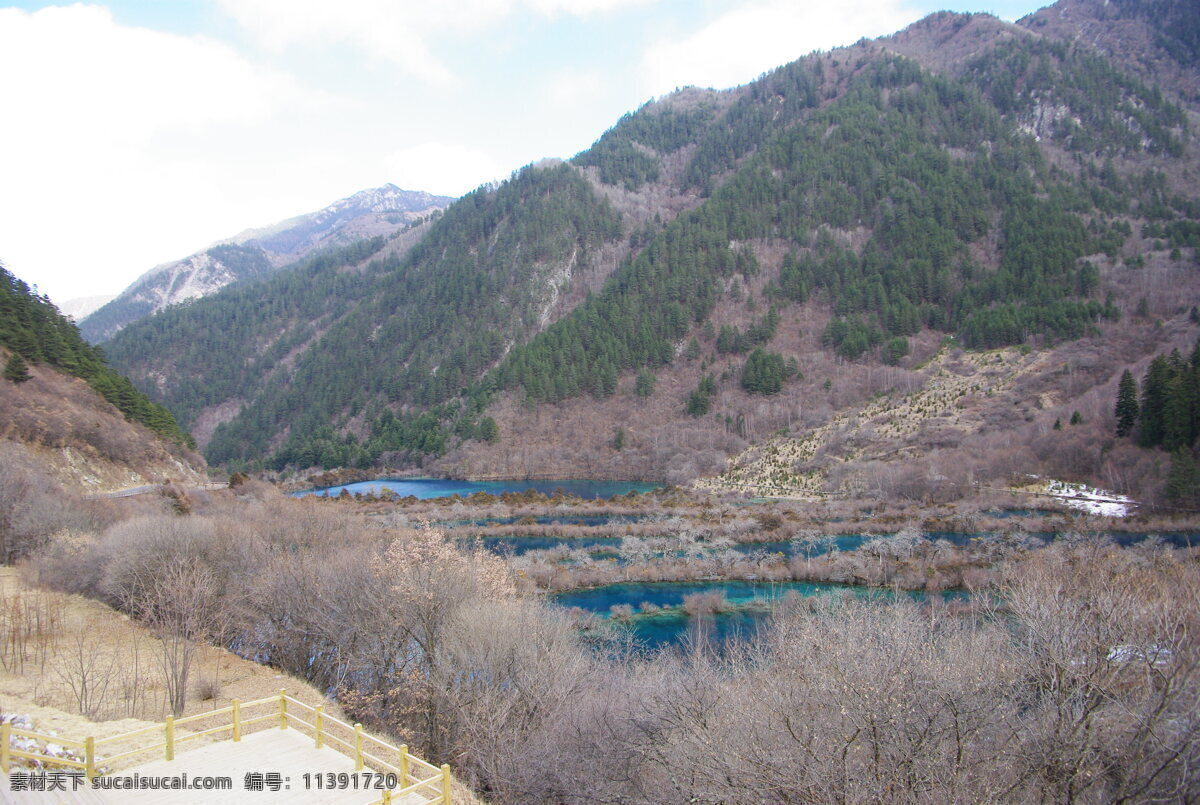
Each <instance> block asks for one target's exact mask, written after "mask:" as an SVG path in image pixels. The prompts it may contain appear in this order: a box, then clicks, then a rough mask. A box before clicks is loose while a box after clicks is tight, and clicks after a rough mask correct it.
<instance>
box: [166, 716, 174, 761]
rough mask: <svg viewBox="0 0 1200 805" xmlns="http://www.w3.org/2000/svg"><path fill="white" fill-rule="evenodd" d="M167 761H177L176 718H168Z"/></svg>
mask: <svg viewBox="0 0 1200 805" xmlns="http://www.w3.org/2000/svg"><path fill="white" fill-rule="evenodd" d="M166 730H167V760H174V759H175V716H167V724H166Z"/></svg>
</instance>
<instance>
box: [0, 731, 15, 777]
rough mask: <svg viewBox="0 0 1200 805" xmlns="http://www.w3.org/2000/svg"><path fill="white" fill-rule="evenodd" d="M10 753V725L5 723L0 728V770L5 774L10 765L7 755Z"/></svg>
mask: <svg viewBox="0 0 1200 805" xmlns="http://www.w3.org/2000/svg"><path fill="white" fill-rule="evenodd" d="M11 751H12V724H11V723H10V722H8V721H5V722H4V725H3V726H0V769H3V770H4V773H5V774H8V769H9V767H10V766H11V765H12V762H11V757H12V756H11V755H10V754H9V752H11Z"/></svg>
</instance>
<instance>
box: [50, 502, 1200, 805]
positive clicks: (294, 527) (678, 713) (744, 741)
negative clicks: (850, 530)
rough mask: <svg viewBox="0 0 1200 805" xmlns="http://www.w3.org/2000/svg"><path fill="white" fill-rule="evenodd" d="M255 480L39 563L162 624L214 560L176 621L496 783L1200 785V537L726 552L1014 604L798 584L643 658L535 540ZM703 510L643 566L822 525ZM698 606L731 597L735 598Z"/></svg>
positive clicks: (627, 792) (1102, 797)
mask: <svg viewBox="0 0 1200 805" xmlns="http://www.w3.org/2000/svg"><path fill="white" fill-rule="evenodd" d="M256 484H257V482H253V481H247V482H246V483H243V484H241V485H240V486H239V487H238V489H237V490H230V491H226V492H221V493H212V494H209V493H205V494H197V495H196V496H195V500H194V501H193V502H194V507H193V513H192V514H188V515H183V516H181V515H179V514H174V513H168V512H165V511H164V512H162V513H158V514H145V515H142V516H140V517H137V518H133V519H129V520H125V521H121V522H116V523H113V524H112V525H109V526H108V527H107V528H106V529H105V530H104V531H103V532H102V533H100V534H99V535H98V536H96V537H94V538H88V539H82V540H81V539H78V538H74V539H71V540H68V539H66V538H65V537H55V538H53V539H52V541H51V542H50V544H49V546H48V547H47V549H46V550H44V551H41V552H40V553H39V555H38V556H37V557H35V558H34V560H33V561H31V563H30V565H29V567H30V570H31V571H32V572H36V574H37V576H38V578H40V579H41V580H42V581H43V582H44V583H47V584H50V585H53V586H58V587H67V588H71V589H75V590H79V591H83V592H87V593H88V594H90V595H94V596H97V597H100V598H102V599H105V600H109V601H112V602H113V603H116V604H118V605H119V606H121V607H123V608H124V609H126V611H129V612H130V613H131V614H134V615H137V616H139V617H145V618H147V619H148V620H149V622H151V623H153V622H154V618H155V617H156V616H155V615H154V614H152V613H151V612H148V611H147V609H146V607H145V605H142V604H140V603H139V601H140V599H141V598H142V597H143V596H142V595H141V594H138V595H133V594H131V591H133V590H141V591H146V590H152V589H153V583H154V582H155V581H156V580H160V581H161V580H166V579H167V578H169V577H172V576H173V575H175V576H178V574H180V573H187V574H190V575H189V576H188V579H189V583H188V584H186V585H185V584H182V582H179V580H178V578H177V579H176V581H177V582H179V583H175V584H172V585H170V586H171V588H172V589H173V590H181V589H182V590H185V591H187V590H191V591H195V592H197V593H198V594H199V593H203V595H202V597H203V601H202V602H200V601H194V602H193V604H189V605H187V606H185V607H184V609H186V610H188V611H192V610H195V609H200V608H202V609H203V610H204V613H205V618H206V623H205V625H203V626H202V627H200V626H197V627H196V628H195V629H194V630H193V629H192V628H191V627H190V626H188V627H185V626H183V625H181V624H180V623H179V622H168V623H170V624H173V625H170V626H168V628H169V629H173V630H174V631H175V632H176V633H177V634H180V635H185V636H186V635H191V636H192V638H193V639H199V636H200V635H206V636H207V637H208V638H209V639H216V640H223V641H225V642H228V643H231V644H233V645H236V646H238V648H239V650H240V651H241V652H243V653H244V654H246V655H249V656H254V657H256V658H258V659H260V660H263V661H265V662H269V663H270V664H272V665H273V666H275V667H277V668H279V669H281V670H282V671H287V672H292V673H297V674H302V675H304V676H305V677H306V678H307V679H309V680H311V681H312V682H313V683H314V684H315V685H317V686H319V687H322V688H335V689H337V690H338V691H339V698H340V700H341V701H342V702H343V704H344V706H345V707H346V708H347V710H348V711H349V712H350V714H351V715H352V716H353V717H354V718H357V719H360V720H362V721H363V722H364V723H368V724H370V725H371V726H373V727H375V728H376V729H383V730H386V731H389V732H391V733H392V734H394V735H396V736H397V737H398V738H399V739H401V740H403V741H406V742H407V743H409V745H410V746H412V747H413V748H414V749H417V748H419V749H420V750H421V751H422V752H423V753H425V755H426V756H427V757H429V758H430V759H432V760H437V761H438V762H441V761H447V762H450V763H452V764H454V765H455V768H456V770H457V771H458V772H459V773H460V774H461V775H462V776H463V777H464V779H466V780H468V781H469V782H471V783H472V785H473V786H475V787H477V788H478V789H479V790H481V791H483V792H486V794H487V796H488V797H489V798H490V799H491V800H492V801H495V802H497V803H505V802H512V803H517V802H564V803H583V802H591V803H596V802H613V803H616V802H623V803H672V802H679V803H683V802H697V801H698V802H713V803H716V802H721V803H740V802H745V803H751V802H754V803H760V802H797V801H844V802H860V801H872V802H878V801H888V802H899V801H905V802H908V801H925V802H951V801H964V800H967V801H981V800H988V801H1001V802H1025V801H1029V800H1030V799H1031V798H1032V799H1038V798H1049V799H1053V800H1056V801H1074V802H1109V801H1117V800H1121V799H1122V798H1124V799H1129V800H1145V799H1175V800H1188V799H1191V798H1195V797H1197V796H1200V790H1196V789H1195V786H1196V781H1195V780H1194V779H1193V776H1192V775H1190V774H1189V773H1188V769H1189V768H1190V764H1193V763H1195V762H1196V761H1197V760H1200V743H1198V740H1197V739H1198V737H1200V719H1198V718H1197V715H1196V713H1197V712H1198V710H1197V702H1198V701H1200V695H1198V694H1200V665H1198V663H1200V649H1198V647H1197V644H1196V641H1195V638H1194V634H1195V629H1196V628H1197V626H1200V623H1197V622H1196V613H1197V612H1200V606H1198V604H1200V600H1196V596H1197V595H1200V592H1198V591H1200V577H1198V574H1200V566H1198V565H1197V563H1196V558H1195V556H1194V552H1190V551H1174V550H1170V549H1167V548H1163V547H1161V546H1159V545H1158V544H1155V543H1147V544H1145V545H1143V546H1140V547H1137V548H1132V549H1119V548H1116V547H1114V546H1111V545H1109V544H1106V543H1104V542H1101V541H1096V540H1093V539H1089V538H1078V539H1071V540H1060V541H1059V542H1058V543H1056V544H1053V545H1051V546H1050V547H1046V548H1038V549H1034V548H1032V547H1031V546H1030V545H1029V544H1026V543H1025V542H1024V541H1022V540H1020V539H1019V538H1008V539H1002V538H997V539H995V540H993V541H982V542H979V543H978V544H972V545H971V546H969V547H967V548H961V549H960V548H953V547H951V546H947V545H946V544H944V543H939V542H930V541H928V540H924V539H922V538H920V535H919V531H918V529H917V528H916V527H910V528H908V529H903V528H901V529H900V530H899V531H898V532H897V533H896V534H895V535H893V536H891V537H887V538H880V539H878V540H876V541H874V542H871V543H869V544H868V545H867V546H865V547H864V549H861V550H859V551H856V552H852V553H841V554H836V555H833V556H817V557H813V558H812V559H811V560H809V559H807V558H805V557H803V556H799V557H796V558H794V559H792V560H789V561H786V562H780V561H779V560H778V559H776V558H772V557H769V556H766V555H761V556H750V557H746V556H744V555H742V554H740V553H735V552H732V551H719V550H718V551H712V552H710V553H712V555H713V557H714V561H715V562H716V563H717V564H718V565H720V564H722V563H724V564H723V565H722V566H721V567H716V566H715V565H714V569H715V570H716V571H717V572H720V573H722V574H724V575H736V574H737V573H740V572H742V570H743V568H744V567H750V566H753V568H754V571H753V572H755V573H764V572H765V570H766V569H768V568H770V567H771V566H773V565H775V564H778V565H779V570H780V572H781V573H783V574H786V575H785V576H784V577H789V578H793V577H794V578H814V577H828V576H832V575H836V574H838V573H845V574H846V575H847V576H848V577H850V578H854V579H856V580H863V581H869V582H870V583H876V584H897V585H901V586H922V585H924V586H926V587H927V588H929V589H937V588H939V587H944V586H952V585H958V584H963V585H967V586H977V585H982V584H990V585H991V589H992V590H993V594H994V595H995V596H996V597H995V599H994V600H995V606H993V605H992V604H991V603H990V602H992V601H993V599H992V598H991V597H990V596H988V595H984V596H980V597H979V601H978V603H977V605H976V606H973V607H967V608H955V607H949V606H945V605H942V604H940V602H938V601H936V600H935V601H934V602H933V603H932V604H930V605H925V606H919V605H917V604H914V603H912V602H909V601H904V600H897V601H895V602H891V603H889V602H883V601H861V602H859V601H854V600H851V599H844V600H843V599H839V598H834V599H830V600H828V601H825V602H822V603H813V602H810V601H786V602H785V603H784V604H783V605H782V606H781V607H780V608H779V609H778V610H777V612H776V614H775V616H774V618H773V619H772V621H771V624H770V626H768V627H767V628H766V629H765V630H764V631H763V632H762V633H761V634H760V635H759V636H758V638H757V639H756V640H755V641H753V642H751V643H748V644H745V645H741V646H732V647H729V648H727V649H726V650H725V651H724V652H720V651H712V650H709V649H708V648H706V647H705V646H704V638H703V630H700V632H698V633H697V636H696V637H695V638H694V641H693V646H694V648H693V649H692V650H690V651H689V650H685V651H683V652H682V653H679V652H666V653H662V654H655V655H642V654H640V653H638V652H636V651H633V650H631V648H630V647H629V646H625V645H623V644H622V643H620V642H619V641H617V642H610V643H607V644H605V645H604V647H603V648H601V649H599V650H598V649H596V648H595V647H589V646H588V644H586V643H585V642H584V640H583V638H582V637H581V636H580V635H579V634H578V632H577V631H576V629H575V627H574V626H573V624H572V623H571V621H570V618H569V615H568V613H566V612H564V611H562V610H559V609H556V608H554V607H552V606H549V605H548V604H546V603H544V602H543V601H542V600H540V599H539V597H538V596H536V595H533V594H531V593H530V592H529V589H528V585H526V584H523V583H522V582H521V580H520V574H519V573H514V571H517V570H520V569H521V567H522V565H521V562H520V561H519V559H520V558H514V559H510V560H508V562H507V563H506V562H505V561H503V560H501V559H499V558H497V557H495V556H492V555H489V554H486V553H482V552H479V551H463V550H461V549H459V548H457V547H455V545H454V544H453V542H452V541H451V540H450V539H449V538H448V537H447V536H446V535H445V534H444V533H443V532H441V531H438V530H436V529H411V528H402V527H394V526H389V527H384V526H381V524H380V523H378V522H377V523H376V524H375V525H370V524H368V522H367V520H366V519H364V518H361V517H360V516H358V515H357V511H358V510H359V507H358V506H347V505H345V504H339V503H335V502H332V501H318V500H287V499H280V498H278V497H275V496H272V495H270V494H268V493H267V490H265V489H263V488H261V486H256ZM157 505H159V506H160V507H161V506H163V505H164V502H160V503H158V504H157ZM376 505H378V504H372V506H376ZM390 505H391V506H392V507H393V511H397V512H399V511H404V507H403V506H396V504H390ZM455 505H458V506H462V507H464V508H466V509H467V510H471V509H472V508H473V507H472V506H470V505H469V504H463V503H461V502H460V503H459V504H455ZM500 505H501V504H499V503H498V502H496V501H491V502H488V503H486V504H481V508H483V509H485V510H488V511H491V510H493V508H494V507H498V506H500ZM521 505H524V506H528V505H529V504H521ZM543 505H545V504H543ZM562 505H563V504H558V506H562ZM593 505H594V504H588V505H586V506H584V505H582V504H580V505H579V506H578V507H577V508H579V509H583V510H585V511H587V510H591V509H592V508H593ZM367 508H370V507H367ZM420 508H421V510H422V511H426V510H427V509H426V506H425V504H422V505H421V507H420ZM595 508H601V507H600V506H595ZM571 509H572V507H570V506H566V507H565V508H562V509H559V510H561V511H566V510H571ZM635 509H636V507H633V506H630V507H628V510H635ZM680 511H681V512H688V513H689V516H688V517H686V518H680V519H679V520H676V521H673V522H672V523H670V526H671V531H672V533H671V535H668V536H662V537H659V538H657V539H658V540H660V541H661V544H659V543H658V542H654V541H652V540H642V539H637V538H635V539H633V540H631V541H630V543H629V546H628V552H629V555H630V556H634V555H635V554H636V555H637V556H639V557H640V558H639V559H638V562H637V563H636V564H633V565H627V566H625V567H624V568H622V571H621V572H625V573H628V574H630V576H631V577H636V578H640V577H643V576H644V574H646V573H649V572H657V571H655V570H654V568H659V569H661V567H662V566H663V565H662V561H660V560H652V559H651V554H653V553H661V552H662V551H663V550H664V549H669V550H670V551H672V552H673V551H676V550H684V551H685V554H686V551H687V545H688V544H689V543H694V542H695V533H698V532H699V531H700V530H701V529H703V528H716V529H721V528H723V527H725V526H727V525H730V526H732V525H733V524H736V526H735V527H736V528H744V529H745V533H746V534H747V535H750V534H752V533H756V534H759V535H761V538H790V537H795V538H797V539H799V540H814V541H819V540H821V539H824V534H823V532H821V531H818V530H815V529H812V528H809V527H807V526H805V525H803V524H802V522H803V519H804V518H802V517H800V516H799V515H798V514H797V512H796V511H793V510H791V509H789V508H787V507H778V508H774V509H763V510H760V511H758V512H753V511H751V512H746V513H742V514H738V515H736V516H735V515H734V514H733V513H732V512H731V513H729V514H728V515H727V514H725V513H721V511H720V509H719V508H714V507H712V506H711V504H710V505H708V506H704V505H702V504H701V502H699V501H697V502H694V503H693V505H692V506H687V507H683V508H682V509H681V510H680ZM946 511H947V512H951V511H953V509H949V508H947V509H946ZM755 514H758V515H760V516H754V515H755ZM767 515H769V516H767ZM445 516H446V513H443V517H445ZM727 516H728V517H729V520H726V519H725V518H726V517H727ZM370 519H372V520H379V519H380V518H378V516H374V517H372V518H370ZM767 528H770V529H771V530H769V531H768V530H766V529H767ZM780 535H787V536H785V537H781V536H780ZM666 561H678V562H680V563H681V565H682V564H686V563H689V562H691V563H696V562H699V561H701V560H700V558H699V557H698V556H687V555H684V556H682V557H677V558H674V559H670V560H666ZM704 561H708V560H707V559H705V560H704ZM646 568H650V570H646ZM931 568H932V569H933V573H932V574H931V573H930V572H929V570H930V569H931ZM764 577H765V576H764ZM688 605H689V608H690V609H692V610H694V611H695V612H696V613H697V614H700V615H705V614H708V613H713V612H716V611H719V610H721V609H724V608H725V607H726V604H725V602H724V601H722V600H720V599H719V596H699V597H696V598H694V599H690V600H689V602H688ZM163 606H164V607H165V609H166V611H167V612H168V613H169V612H170V611H171V606H172V604H169V603H164V604H163ZM218 614H219V617H217V618H216V619H215V620H213V621H208V620H207V618H209V617H210V616H214V615H218ZM617 614H618V615H619V614H621V613H617ZM222 627H223V628H222ZM160 628H162V625H161V622H160ZM28 640H30V641H31V645H32V644H33V642H36V639H35V638H34V637H33V636H30V637H29V638H28ZM159 642H162V641H159ZM31 656H32V655H31ZM74 656H75V655H74V654H72V653H71V652H67V657H68V659H70V658H71V657H74ZM79 656H83V655H82V654H80V655H79ZM102 675H103V674H101V676H102ZM76 676H78V674H76ZM88 695H89V696H91V695H93V694H92V693H90V692H89V694H88ZM168 700H169V696H166V695H164V699H163V701H164V703H166V702H167V701H168Z"/></svg>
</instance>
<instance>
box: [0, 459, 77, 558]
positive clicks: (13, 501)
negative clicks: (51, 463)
mask: <svg viewBox="0 0 1200 805" xmlns="http://www.w3.org/2000/svg"><path fill="white" fill-rule="evenodd" d="M84 519H85V518H84V517H83V516H82V514H81V513H80V511H79V510H78V502H77V501H76V500H75V499H74V496H72V495H70V494H68V493H67V492H66V491H65V490H64V489H63V488H62V486H61V485H60V484H58V483H57V482H56V481H54V480H53V479H52V478H51V477H50V475H49V474H48V473H46V472H45V470H44V469H43V468H42V466H41V465H40V463H39V462H38V461H37V460H36V459H35V458H34V457H33V456H32V455H31V454H30V453H29V451H28V450H26V449H25V448H24V447H22V446H21V445H18V444H15V443H13V442H9V441H4V440H0V563H3V564H9V565H10V564H12V563H13V562H15V561H16V560H17V559H20V558H22V557H25V556H29V555H30V554H33V553H34V552H35V551H36V550H37V549H38V548H40V547H41V546H42V545H43V544H45V542H46V540H47V539H48V537H49V536H50V535H51V534H53V533H54V532H56V531H59V530H62V529H64V528H72V527H78V526H79V525H80V524H81V523H82V521H83V520H84Z"/></svg>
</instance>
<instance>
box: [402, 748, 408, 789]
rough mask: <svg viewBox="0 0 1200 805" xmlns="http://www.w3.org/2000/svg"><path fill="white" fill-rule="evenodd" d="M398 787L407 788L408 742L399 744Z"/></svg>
mask: <svg viewBox="0 0 1200 805" xmlns="http://www.w3.org/2000/svg"><path fill="white" fill-rule="evenodd" d="M400 787H401V788H408V744H400Z"/></svg>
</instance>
